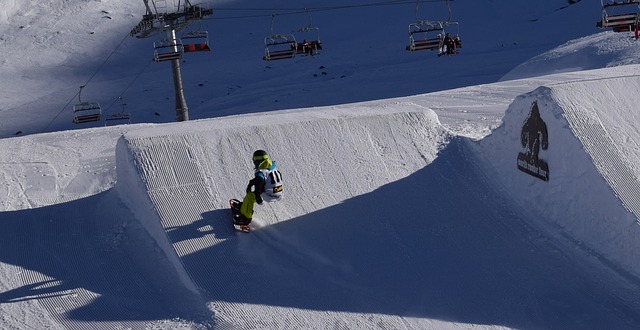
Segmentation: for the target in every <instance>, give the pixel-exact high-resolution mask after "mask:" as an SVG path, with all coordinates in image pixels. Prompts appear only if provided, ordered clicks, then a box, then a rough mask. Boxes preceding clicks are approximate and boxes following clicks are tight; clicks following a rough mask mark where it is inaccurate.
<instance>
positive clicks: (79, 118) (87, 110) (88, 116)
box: [73, 86, 102, 124]
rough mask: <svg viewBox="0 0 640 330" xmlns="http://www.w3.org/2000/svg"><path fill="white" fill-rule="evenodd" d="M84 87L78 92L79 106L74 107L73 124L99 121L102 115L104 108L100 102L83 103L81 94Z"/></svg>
mask: <svg viewBox="0 0 640 330" xmlns="http://www.w3.org/2000/svg"><path fill="white" fill-rule="evenodd" d="M83 88H84V86H80V92H78V102H79V103H78V104H76V105H74V106H73V123H74V124H82V123H89V122H93V121H99V120H100V115H101V114H102V108H101V107H100V104H99V103H98V102H82V99H81V97H80V94H82V89H83Z"/></svg>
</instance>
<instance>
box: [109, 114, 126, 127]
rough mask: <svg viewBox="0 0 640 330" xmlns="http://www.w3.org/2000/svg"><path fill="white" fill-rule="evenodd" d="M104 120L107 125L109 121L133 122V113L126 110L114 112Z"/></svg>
mask: <svg viewBox="0 0 640 330" xmlns="http://www.w3.org/2000/svg"><path fill="white" fill-rule="evenodd" d="M104 121H105V126H107V125H108V123H109V122H112V123H115V122H123V121H126V122H127V124H131V114H129V113H125V112H118V113H114V114H113V115H110V116H108V117H106V118H105V119H104Z"/></svg>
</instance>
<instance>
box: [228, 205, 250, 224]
mask: <svg viewBox="0 0 640 330" xmlns="http://www.w3.org/2000/svg"><path fill="white" fill-rule="evenodd" d="M240 205H242V202H241V201H239V200H237V199H235V198H233V199H230V200H229V206H230V207H231V220H232V224H233V228H234V229H235V230H238V231H241V232H244V233H248V232H251V228H250V227H249V225H248V224H247V225H241V224H237V223H236V221H238V220H240V219H242V218H241V217H242V215H241V214H240Z"/></svg>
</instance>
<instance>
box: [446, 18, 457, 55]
mask: <svg viewBox="0 0 640 330" xmlns="http://www.w3.org/2000/svg"><path fill="white" fill-rule="evenodd" d="M442 25H443V26H444V27H446V28H447V33H445V36H446V35H447V34H449V37H450V38H451V40H452V41H453V43H454V48H453V50H452V51H448V50H447V53H448V54H449V55H451V54H458V53H459V52H460V51H459V50H458V49H460V48H462V41H461V40H460V35H459V31H460V25H459V24H458V22H444V23H442ZM451 26H455V32H451V29H450V27H451Z"/></svg>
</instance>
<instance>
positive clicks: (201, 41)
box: [180, 30, 211, 53]
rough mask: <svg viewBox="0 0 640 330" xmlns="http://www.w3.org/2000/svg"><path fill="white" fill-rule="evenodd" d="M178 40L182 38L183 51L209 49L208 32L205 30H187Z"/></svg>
mask: <svg viewBox="0 0 640 330" xmlns="http://www.w3.org/2000/svg"><path fill="white" fill-rule="evenodd" d="M180 40H182V46H183V48H184V52H185V53H190V52H208V51H211V48H210V47H209V32H207V31H203V30H198V31H189V32H187V33H185V34H184V35H182V37H181V38H180Z"/></svg>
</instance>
